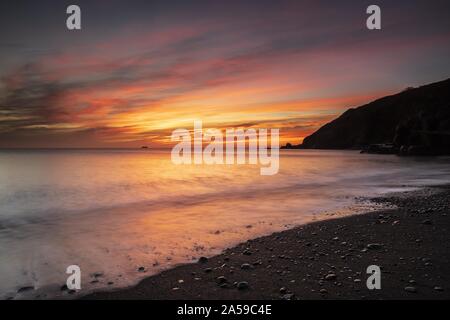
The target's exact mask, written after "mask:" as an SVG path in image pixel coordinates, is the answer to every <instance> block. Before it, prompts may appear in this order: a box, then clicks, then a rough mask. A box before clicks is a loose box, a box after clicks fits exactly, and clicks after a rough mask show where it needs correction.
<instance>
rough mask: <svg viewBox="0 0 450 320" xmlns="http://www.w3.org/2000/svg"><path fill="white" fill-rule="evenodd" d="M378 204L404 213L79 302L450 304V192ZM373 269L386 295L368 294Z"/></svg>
mask: <svg viewBox="0 0 450 320" xmlns="http://www.w3.org/2000/svg"><path fill="white" fill-rule="evenodd" d="M372 200H373V201H374V202H375V203H383V204H386V203H389V204H393V205H396V206H397V208H395V209H384V210H380V211H374V212H367V213H362V214H356V215H351V216H347V217H340V218H333V219H329V220H323V221H318V222H312V223H308V224H306V225H301V226H297V227H294V228H292V229H289V230H285V231H281V232H275V233H273V234H271V235H268V236H263V237H259V238H256V239H251V240H248V241H246V242H243V243H241V244H238V245H237V246H235V247H232V248H229V249H226V250H224V251H223V252H222V253H221V254H219V255H216V256H213V257H211V258H209V259H201V260H200V261H199V262H197V263H191V264H183V265H180V266H176V267H174V268H172V269H168V270H165V271H163V272H161V273H158V274H156V275H152V276H149V277H147V278H144V279H143V280H141V281H140V282H139V283H138V284H137V285H135V286H132V287H128V288H123V289H115V290H112V291H96V292H94V293H90V294H88V295H86V296H82V297H80V299H89V300H90V299H106V300H107V299H151V300H166V299H167V300H173V299H180V300H184V299H192V300H196V299H199V300H202V299H206V300H208V299H211V300H215V299H218V300H220V299H231V300H235V299H236V300H239V299H256V300H259V299H261V300H263V299H264V300H265V299H267V300H272V299H284V300H296V299H449V298H450V277H449V275H447V274H446V271H447V270H448V268H447V266H448V265H449V264H450V250H449V249H450V241H449V240H450V234H449V232H448V231H449V230H450V220H449V218H448V214H449V213H450V212H449V211H450V205H449V203H450V187H449V186H435V187H425V188H424V189H421V190H418V191H409V192H408V191H407V192H401V193H394V194H391V195H387V196H383V197H377V198H374V199H372ZM369 265H379V266H380V268H381V290H368V289H367V287H366V280H367V278H368V277H369V275H368V274H366V268H367V267H368V266H369Z"/></svg>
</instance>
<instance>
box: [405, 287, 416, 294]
mask: <svg viewBox="0 0 450 320" xmlns="http://www.w3.org/2000/svg"><path fill="white" fill-rule="evenodd" d="M405 291H407V292H411V293H416V292H417V289H416V287H405Z"/></svg>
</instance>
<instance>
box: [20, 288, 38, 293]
mask: <svg viewBox="0 0 450 320" xmlns="http://www.w3.org/2000/svg"><path fill="white" fill-rule="evenodd" d="M30 290H34V287H22V288H20V289H19V290H17V293H21V292H26V291H30Z"/></svg>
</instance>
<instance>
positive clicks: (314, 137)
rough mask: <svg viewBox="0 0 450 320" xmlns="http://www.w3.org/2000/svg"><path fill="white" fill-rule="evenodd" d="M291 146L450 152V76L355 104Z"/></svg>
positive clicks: (372, 150)
mask: <svg viewBox="0 0 450 320" xmlns="http://www.w3.org/2000/svg"><path fill="white" fill-rule="evenodd" d="M284 148H285V149H361V150H362V152H368V153H397V154H400V155H437V154H450V79H447V80H444V81H440V82H436V83H432V84H428V85H425V86H421V87H419V88H408V89H406V90H404V91H402V92H400V93H398V94H395V95H391V96H387V97H384V98H381V99H378V100H375V101H373V102H370V103H368V104H366V105H363V106H360V107H357V108H351V109H349V110H347V111H345V112H344V113H343V114H342V115H341V116H340V117H338V118H337V119H335V120H333V121H331V122H329V123H327V124H325V125H324V126H323V127H321V128H320V129H319V130H317V131H316V132H314V133H313V134H311V135H310V136H308V137H306V138H305V139H304V141H303V144H301V145H297V146H292V145H290V146H286V147H284Z"/></svg>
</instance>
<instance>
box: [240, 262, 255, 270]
mask: <svg viewBox="0 0 450 320" xmlns="http://www.w3.org/2000/svg"><path fill="white" fill-rule="evenodd" d="M251 268H252V266H251V265H250V264H248V263H243V264H242V265H241V269H242V270H249V269H251Z"/></svg>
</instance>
